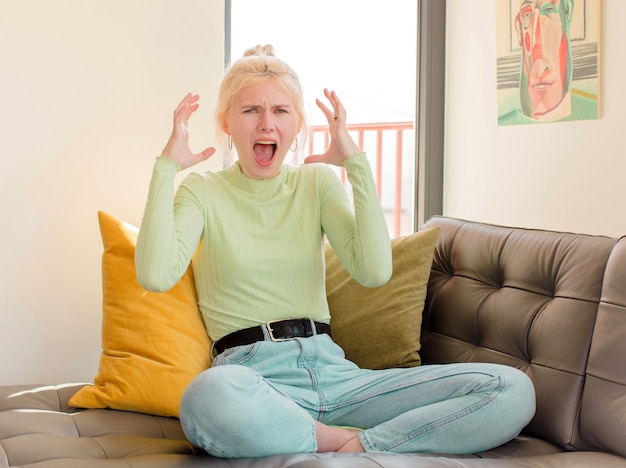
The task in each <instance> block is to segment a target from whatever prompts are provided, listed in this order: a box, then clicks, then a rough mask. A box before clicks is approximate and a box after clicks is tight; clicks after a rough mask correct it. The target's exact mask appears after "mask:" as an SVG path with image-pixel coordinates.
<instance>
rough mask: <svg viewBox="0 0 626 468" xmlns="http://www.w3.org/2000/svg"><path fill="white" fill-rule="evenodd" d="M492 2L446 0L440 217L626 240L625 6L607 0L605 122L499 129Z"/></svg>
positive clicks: (604, 23) (604, 38)
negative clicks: (442, 166)
mask: <svg viewBox="0 0 626 468" xmlns="http://www.w3.org/2000/svg"><path fill="white" fill-rule="evenodd" d="M496 1H505V0H448V2H447V26H446V27H447V37H446V40H447V44H446V47H447V57H446V122H445V158H444V161H445V162H444V164H445V166H444V167H445V168H444V214H446V215H448V216H455V217H460V218H465V219H471V220H477V221H484V222H491V223H497V224H505V225H512V226H522V227H533V228H543V229H555V230H562V231H573V232H582V233H590V234H604V235H610V236H620V235H623V234H626V208H625V203H626V201H625V200H626V196H625V195H626V193H625V191H624V185H625V184H624V181H625V179H626V151H625V150H624V148H625V144H624V142H623V137H624V132H625V129H626V127H625V126H624V109H626V88H625V87H624V83H625V82H626V61H624V36H623V28H622V19H623V18H624V17H626V2H624V1H623V0H604V6H603V28H604V30H603V31H604V32H603V39H602V40H603V65H602V74H603V82H602V88H603V94H604V98H603V100H602V107H603V116H602V118H601V119H599V120H593V121H578V122H570V123H552V124H542V125H522V126H510V127H498V126H497V117H496V116H497V102H496V68H495V66H496V42H495V38H496V15H495V12H496Z"/></svg>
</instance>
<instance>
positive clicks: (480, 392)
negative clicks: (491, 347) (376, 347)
mask: <svg viewBox="0 0 626 468" xmlns="http://www.w3.org/2000/svg"><path fill="white" fill-rule="evenodd" d="M534 412H535V393H534V388H533V385H532V383H531V381H530V379H529V378H528V377H527V376H526V374H524V373H523V372H521V371H519V370H517V369H514V368H512V367H508V366H502V365H497V364H473V363H467V364H447V365H440V366H439V365H438V366H434V365H433V366H422V367H415V368H410V369H388V370H367V369H359V368H358V367H357V366H356V365H355V364H354V363H352V362H350V361H348V360H346V359H345V358H344V353H343V351H342V349H341V348H340V347H339V346H337V345H336V344H335V343H334V342H333V341H332V339H331V338H330V337H329V336H328V335H317V336H313V337H310V338H297V339H294V340H290V341H283V342H278V343H274V342H271V341H259V342H257V343H254V344H251V345H247V346H239V347H235V348H231V349H228V350H226V351H225V352H223V353H222V354H220V355H219V356H217V357H216V359H215V361H214V363H213V367H212V368H211V369H208V370H206V371H205V372H203V373H202V374H200V375H199V376H198V377H196V378H195V379H194V380H193V381H192V382H191V384H190V385H189V387H188V388H187V389H186V391H185V393H184V395H183V399H182V401H181V408H180V413H181V414H180V418H181V423H182V425H183V430H184V432H185V434H186V436H187V437H188V439H189V440H190V441H191V442H192V443H193V444H195V445H197V446H199V447H202V448H203V449H205V450H206V451H207V452H208V453H210V454H212V455H214V456H218V457H223V458H247V457H262V456H269V455H275V454H281V453H305V452H315V451H316V450H317V442H316V438H315V423H314V420H318V421H320V422H322V423H324V424H329V425H344V426H356V427H360V428H364V429H365V430H364V431H363V432H361V433H360V434H359V437H360V440H361V443H362V445H363V447H364V448H365V450H367V451H392V452H437V453H458V454H464V453H475V452H479V451H483V450H488V449H490V448H493V447H495V446H498V445H501V444H503V443H505V442H507V441H509V440H511V439H512V438H514V437H515V436H516V435H517V434H518V433H519V431H520V430H521V429H522V428H523V427H524V426H525V425H526V424H528V422H529V421H530V419H531V418H532V416H533V415H534Z"/></svg>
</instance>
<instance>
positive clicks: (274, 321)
mask: <svg viewBox="0 0 626 468" xmlns="http://www.w3.org/2000/svg"><path fill="white" fill-rule="evenodd" d="M282 321H283V320H269V321H267V322H265V328H267V333H268V334H269V336H270V340H272V341H274V342H279V341H288V340H292V339H293V338H276V337H275V336H274V330H273V329H272V324H273V323H276V322H282Z"/></svg>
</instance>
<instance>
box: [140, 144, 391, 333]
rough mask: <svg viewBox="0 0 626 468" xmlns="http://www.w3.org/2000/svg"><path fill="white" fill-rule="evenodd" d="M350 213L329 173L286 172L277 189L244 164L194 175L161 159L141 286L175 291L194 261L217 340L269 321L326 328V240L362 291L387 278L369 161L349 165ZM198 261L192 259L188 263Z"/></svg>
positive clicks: (146, 227)
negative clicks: (182, 174) (179, 178)
mask: <svg viewBox="0 0 626 468" xmlns="http://www.w3.org/2000/svg"><path fill="white" fill-rule="evenodd" d="M344 167H345V168H346V171H347V175H348V180H349V182H350V184H351V185H352V189H353V199H354V210H353V206H352V203H351V202H350V200H349V198H348V195H347V193H346V190H345V188H344V186H343V185H342V184H341V182H340V181H339V178H338V177H337V176H336V174H335V173H334V171H333V170H332V169H331V168H330V167H328V166H326V165H323V164H308V165H307V164H305V165H300V166H297V167H292V166H286V165H285V166H282V168H281V172H280V174H279V175H277V176H276V177H274V178H272V179H265V180H257V179H250V178H248V177H246V176H245V175H244V174H243V172H242V171H241V169H240V168H239V165H238V164H235V165H233V166H231V167H229V168H227V169H224V170H223V171H220V172H206V173H192V174H190V175H189V176H187V177H186V178H185V180H184V181H183V182H182V184H181V185H180V187H179V188H178V190H177V191H176V193H175V192H174V177H175V175H176V173H177V172H178V170H179V169H180V168H179V166H178V165H177V164H176V163H174V162H172V161H170V160H168V159H165V158H162V157H160V158H157V160H156V163H155V166H154V171H153V174H152V180H151V182H150V189H149V193H148V202H147V205H146V210H145V213H144V217H143V220H142V223H141V228H140V231H139V237H138V239H137V250H136V258H135V261H136V266H137V276H138V279H139V282H140V283H141V284H142V286H143V287H144V288H146V289H148V290H150V291H166V290H168V289H170V288H171V287H172V286H174V285H175V284H176V283H177V282H178V280H179V279H180V278H181V276H182V274H183V273H184V272H185V270H186V269H187V267H188V265H189V262H190V261H192V260H193V261H192V266H193V270H194V277H195V282H196V289H197V292H198V302H199V307H200V311H201V312H202V316H203V319H204V323H205V325H206V329H207V333H208V334H209V336H210V337H211V339H213V340H218V339H219V338H221V337H223V336H225V335H227V334H228V333H231V332H233V331H236V330H239V329H242V328H247V327H251V326H255V325H258V324H260V323H263V322H266V321H268V320H277V319H285V318H300V317H307V318H311V319H313V320H316V321H318V322H324V323H329V321H330V314H329V310H328V304H327V302H326V290H325V268H324V244H323V241H324V234H326V236H327V237H328V240H329V242H330V244H331V245H332V247H333V249H334V250H335V252H336V253H337V255H338V257H339V258H340V259H341V261H342V263H343V264H344V265H345V266H346V268H347V269H348V271H349V272H350V273H351V274H352V276H354V277H355V279H356V280H357V281H359V282H360V283H362V284H364V285H365V286H370V287H375V286H380V285H382V284H384V283H385V282H386V281H387V280H388V279H389V277H390V276H391V249H390V242H389V234H388V231H387V227H386V224H385V220H384V217H383V214H382V210H381V207H380V202H379V200H378V197H377V195H376V190H375V186H374V181H373V178H372V174H371V170H370V167H369V164H368V162H367V158H366V157H365V154H364V153H360V154H357V155H354V156H352V157H350V158H349V159H348V160H346V161H345V162H344ZM192 257H193V259H192Z"/></svg>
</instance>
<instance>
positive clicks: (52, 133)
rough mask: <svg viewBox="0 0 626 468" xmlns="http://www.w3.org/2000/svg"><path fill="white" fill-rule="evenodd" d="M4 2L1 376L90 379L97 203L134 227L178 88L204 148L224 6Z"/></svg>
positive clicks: (116, 0) (96, 316) (96, 310)
mask: <svg viewBox="0 0 626 468" xmlns="http://www.w3.org/2000/svg"><path fill="white" fill-rule="evenodd" d="M1 10H2V13H1V14H0V82H1V83H2V86H0V102H1V103H2V110H3V111H2V113H1V114H0V142H1V143H0V158H1V161H2V170H1V171H0V192H1V201H0V218H1V219H2V220H3V221H2V229H1V230H0V239H1V241H2V249H0V369H2V372H0V385H1V384H16V383H60V382H69V381H88V382H89V381H92V379H93V377H94V375H95V373H96V371H97V366H98V360H99V354H100V350H101V347H100V323H101V312H102V308H101V303H102V294H101V274H100V260H101V254H102V243H101V240H100V234H99V229H98V221H97V212H98V210H103V211H107V212H109V213H111V214H113V215H114V216H117V217H120V218H122V219H124V220H126V221H129V222H131V223H134V224H139V222H140V220H141V216H142V213H143V208H144V205H145V200H146V194H147V188H148V182H149V179H150V175H151V170H152V166H153V163H154V158H155V157H156V156H158V155H159V153H160V151H161V149H162V148H163V146H164V144H165V142H166V141H167V138H168V137H169V134H170V132H171V121H172V112H173V110H174V108H175V107H176V105H177V104H178V102H179V101H180V99H182V97H183V96H184V94H185V93H186V92H187V91H193V92H196V93H199V94H200V95H201V96H202V97H203V98H204V99H203V100H202V101H201V108H200V110H199V111H198V113H197V115H196V116H195V117H194V119H193V120H192V123H191V125H190V133H191V135H192V142H191V144H192V148H197V149H198V150H200V149H203V148H204V147H205V146H208V145H210V144H214V137H213V136H214V132H213V118H212V113H213V106H212V101H211V99H210V97H211V96H214V95H215V94H216V92H217V87H218V84H219V81H220V79H221V76H222V74H223V64H224V58H223V50H224V4H223V2H222V1H211V2H209V1H206V0H184V1H183V2H180V1H178V0H137V1H132V2H129V1H127V0H108V1H106V2H100V1H95V0H89V1H84V0H55V1H54V2H50V1H48V0H27V1H9V0H2V7H1ZM221 164H222V163H221V161H220V158H219V157H217V156H216V157H214V158H212V159H211V160H209V161H208V162H206V163H204V165H205V168H206V169H211V168H220V167H221ZM181 177H182V176H181Z"/></svg>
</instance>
